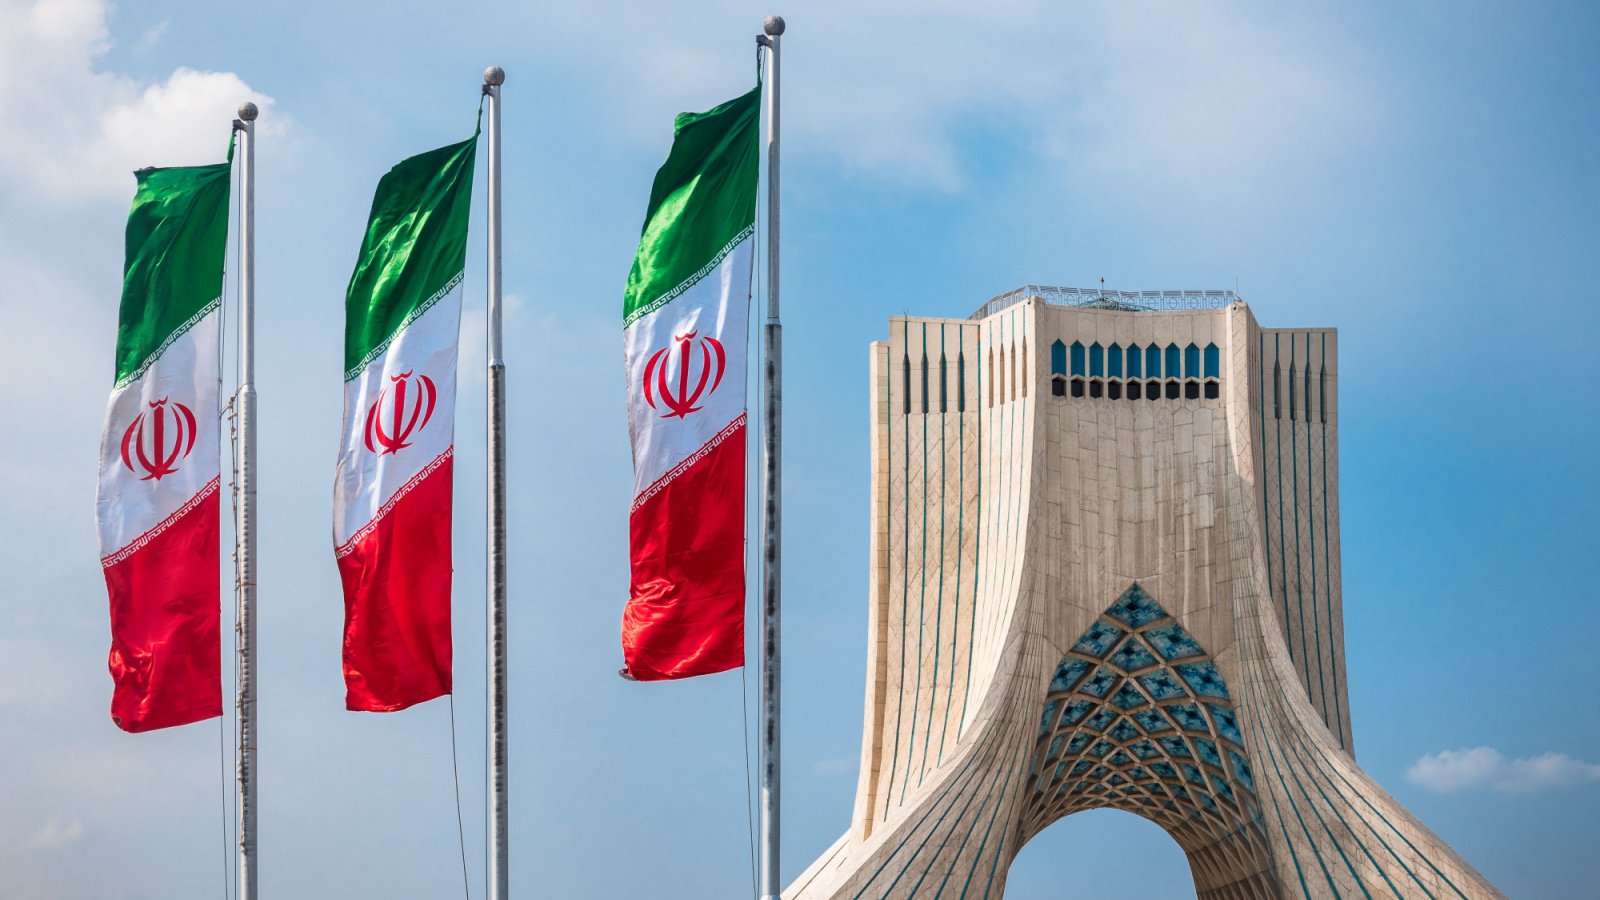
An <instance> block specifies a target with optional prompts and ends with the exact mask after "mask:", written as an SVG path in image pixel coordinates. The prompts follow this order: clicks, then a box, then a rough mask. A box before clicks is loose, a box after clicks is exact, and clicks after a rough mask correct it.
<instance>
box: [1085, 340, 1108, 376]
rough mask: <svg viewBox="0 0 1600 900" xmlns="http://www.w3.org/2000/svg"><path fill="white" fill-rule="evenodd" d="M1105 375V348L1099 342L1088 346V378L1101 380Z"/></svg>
mask: <svg viewBox="0 0 1600 900" xmlns="http://www.w3.org/2000/svg"><path fill="white" fill-rule="evenodd" d="M1105 374H1106V348H1104V347H1102V346H1100V342H1099V341H1095V342H1094V343H1092V344H1090V345H1089V377H1091V378H1101V377H1104V375H1105Z"/></svg>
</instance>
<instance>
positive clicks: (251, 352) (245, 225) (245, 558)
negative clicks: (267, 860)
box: [234, 102, 260, 900]
mask: <svg viewBox="0 0 1600 900" xmlns="http://www.w3.org/2000/svg"><path fill="white" fill-rule="evenodd" d="M259 114H260V111H259V110H258V109H256V105H255V104H254V103H250V102H245V103H242V104H240V105H239V119H238V121H236V122H234V128H235V129H237V130H238V131H239V132H240V133H242V134H243V135H244V138H243V140H241V141H240V144H239V156H240V160H239V163H240V168H241V170H242V173H241V176H240V203H239V372H240V375H239V444H240V447H241V452H240V457H239V473H238V478H239V509H238V516H239V519H238V523H237V536H236V539H237V541H238V550H237V552H238V563H237V565H238V579H239V610H238V625H237V628H236V633H235V637H234V647H235V651H236V653H237V654H238V670H237V679H236V688H237V691H238V694H237V697H236V698H235V703H236V718H237V719H238V723H239V754H238V760H239V761H238V804H237V805H238V808H239V809H238V822H237V824H238V833H239V900H256V886H257V881H258V877H257V875H258V873H257V859H256V750H257V747H258V745H259V737H258V735H257V734H256V667H255V658H256V384H255V381H256V318H255V299H256V262H255V255H256V116H257V115H259Z"/></svg>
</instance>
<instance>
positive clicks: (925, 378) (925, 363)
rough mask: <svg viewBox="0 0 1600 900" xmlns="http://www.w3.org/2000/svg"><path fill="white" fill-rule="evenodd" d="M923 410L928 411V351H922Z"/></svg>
mask: <svg viewBox="0 0 1600 900" xmlns="http://www.w3.org/2000/svg"><path fill="white" fill-rule="evenodd" d="M922 412H923V413H924V414H926V413H927V412H928V352H927V351H926V350H924V351H923V352H922Z"/></svg>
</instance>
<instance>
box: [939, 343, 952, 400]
mask: <svg viewBox="0 0 1600 900" xmlns="http://www.w3.org/2000/svg"><path fill="white" fill-rule="evenodd" d="M949 411H950V370H949V368H948V367H947V366H946V365H945V361H944V351H943V350H940V351H939V412H949Z"/></svg>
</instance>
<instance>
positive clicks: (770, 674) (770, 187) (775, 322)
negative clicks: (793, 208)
mask: <svg viewBox="0 0 1600 900" xmlns="http://www.w3.org/2000/svg"><path fill="white" fill-rule="evenodd" d="M761 30H762V31H763V32H765V34H764V35H763V37H764V38H765V40H764V43H765V45H766V48H767V90H766V96H765V98H764V99H765V101H766V107H767V110H766V112H767V322H766V333H765V337H766V339H765V341H764V342H763V355H764V359H763V363H764V365H763V378H762V385H763V391H762V398H763V402H762V415H761V437H762V451H761V460H762V468H763V472H762V474H763V478H762V497H761V500H762V502H761V507H762V538H763V540H762V552H761V587H762V591H761V598H762V606H761V703H762V716H761V789H760V790H761V794H760V796H761V823H760V829H761V861H760V896H761V900H779V896H780V895H779V884H778V835H779V828H778V823H779V797H780V794H781V790H780V787H781V785H780V779H779V773H780V767H779V752H778V750H779V724H780V716H779V700H780V696H779V686H780V684H781V683H782V678H781V663H782V644H783V627H782V616H781V612H782V588H783V581H782V577H781V575H782V547H783V545H782V537H783V527H782V526H783V324H782V322H781V321H779V318H778V112H779V95H778V44H779V41H780V37H781V36H782V34H783V31H784V22H783V17H782V16H768V17H767V20H766V22H764V23H763V24H762V29H761ZM760 39H761V38H758V40H760Z"/></svg>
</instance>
